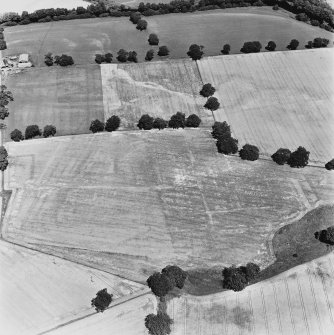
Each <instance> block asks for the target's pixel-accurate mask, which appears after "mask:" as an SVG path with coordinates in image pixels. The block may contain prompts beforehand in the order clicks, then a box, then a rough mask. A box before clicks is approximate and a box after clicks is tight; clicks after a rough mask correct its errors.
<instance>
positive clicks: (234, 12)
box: [5, 7, 334, 66]
mask: <svg viewBox="0 0 334 335" xmlns="http://www.w3.org/2000/svg"><path fill="white" fill-rule="evenodd" d="M145 19H146V20H147V22H148V28H147V31H143V32H140V31H138V30H137V29H136V28H135V25H133V24H132V23H131V22H130V21H129V19H128V18H124V17H123V18H111V17H109V18H103V19H85V20H73V21H62V22H50V23H40V24H31V25H28V26H15V27H10V28H6V32H5V35H6V41H7V46H8V50H6V52H5V55H13V54H19V53H22V52H25V53H29V54H30V55H31V58H32V61H33V63H34V64H35V65H36V66H45V64H44V55H45V54H46V53H47V52H52V53H54V54H62V53H65V54H69V55H71V56H73V59H74V62H75V64H88V63H93V62H94V58H95V57H94V56H95V54H96V53H106V52H112V53H113V54H114V56H116V53H117V51H118V50H119V49H121V48H123V49H126V50H135V51H136V52H137V53H138V60H139V61H144V58H145V54H146V52H147V50H149V49H152V47H151V46H150V45H149V44H148V42H147V39H148V35H149V34H150V33H156V34H158V36H159V38H160V45H167V46H168V48H169V49H170V57H171V58H184V57H187V55H186V52H187V51H188V48H189V46H190V45H191V44H193V43H197V44H199V45H203V46H205V54H206V55H207V56H210V55H219V54H220V50H221V49H222V47H223V45H224V44H225V43H228V44H230V45H231V52H232V53H239V52H240V49H241V47H242V45H243V43H244V42H246V41H253V40H259V41H260V42H261V43H262V45H263V51H265V49H264V47H265V45H266V44H267V43H268V41H270V40H273V41H275V42H276V44H277V50H286V46H287V45H288V43H289V42H290V40H291V39H293V38H296V39H298V40H299V42H300V48H304V45H305V44H306V42H307V41H309V40H313V39H314V38H315V37H325V38H328V39H330V40H331V41H332V40H333V37H334V34H332V33H330V32H327V31H325V30H323V29H320V28H318V27H313V26H310V25H308V24H305V23H302V22H299V21H296V20H294V19H291V18H290V17H288V16H287V15H286V14H282V12H281V11H279V12H275V11H273V10H272V9H271V8H269V7H266V8H237V9H235V8H232V9H226V10H214V11H207V12H196V13H186V14H169V15H159V16H153V17H146V18H145ZM153 49H155V50H157V47H153ZM157 58H159V57H158V56H156V59H157Z"/></svg>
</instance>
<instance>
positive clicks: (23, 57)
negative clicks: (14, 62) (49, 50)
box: [19, 54, 29, 63]
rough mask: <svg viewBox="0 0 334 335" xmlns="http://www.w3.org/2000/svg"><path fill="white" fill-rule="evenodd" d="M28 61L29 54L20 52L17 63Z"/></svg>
mask: <svg viewBox="0 0 334 335" xmlns="http://www.w3.org/2000/svg"><path fill="white" fill-rule="evenodd" d="M28 62H29V55H28V54H21V55H20V57H19V63H28Z"/></svg>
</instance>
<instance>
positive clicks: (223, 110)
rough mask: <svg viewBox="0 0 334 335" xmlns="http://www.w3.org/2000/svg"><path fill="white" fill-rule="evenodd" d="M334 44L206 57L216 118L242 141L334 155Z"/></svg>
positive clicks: (266, 148) (203, 63) (205, 76)
mask: <svg viewBox="0 0 334 335" xmlns="http://www.w3.org/2000/svg"><path fill="white" fill-rule="evenodd" d="M333 59H334V49H318V50H303V51H294V52H277V53H271V54H263V53H260V54H251V55H235V56H220V57H209V58H204V59H202V60H200V61H199V62H198V66H199V71H200V73H201V77H202V80H203V82H205V83H207V82H208V83H211V84H212V85H213V86H215V88H216V89H217V92H216V93H215V96H216V97H217V98H218V100H219V102H220V104H221V105H220V108H219V109H218V110H217V111H215V112H214V117H215V119H216V120H217V121H227V122H228V123H229V124H230V125H231V129H232V132H233V136H235V137H236V138H237V139H238V140H239V143H241V144H245V143H246V142H247V143H250V144H254V145H257V146H258V147H259V148H260V152H261V153H262V154H266V155H268V156H270V155H272V154H273V153H274V152H275V151H276V150H277V149H279V148H289V149H290V150H295V149H296V148H297V147H298V146H303V147H305V148H306V149H307V150H308V151H310V160H311V161H313V162H318V163H320V164H321V165H323V164H324V163H326V162H328V161H329V160H331V159H332V158H333V157H334V138H333V134H334V114H333V106H334V91H333V87H334V86H333V84H334V63H333Z"/></svg>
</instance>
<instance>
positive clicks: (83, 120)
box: [6, 65, 104, 139]
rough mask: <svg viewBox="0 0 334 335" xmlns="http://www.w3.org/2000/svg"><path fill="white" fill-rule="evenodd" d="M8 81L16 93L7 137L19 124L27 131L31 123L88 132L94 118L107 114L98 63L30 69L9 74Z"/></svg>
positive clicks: (59, 131) (62, 131)
mask: <svg viewBox="0 0 334 335" xmlns="http://www.w3.org/2000/svg"><path fill="white" fill-rule="evenodd" d="M6 85H7V87H8V88H9V89H10V90H11V91H12V92H13V94H14V97H15V100H14V101H13V102H11V104H10V107H9V110H10V115H9V117H8V121H7V125H8V132H7V139H9V133H10V132H11V131H12V130H14V129H15V128H17V129H20V130H21V131H22V132H23V133H24V130H25V128H26V127H27V126H28V125H31V124H37V125H39V126H40V128H42V127H44V126H45V125H47V124H52V125H54V126H56V128H57V135H68V134H82V133H88V132H89V125H90V122H91V121H92V120H93V119H96V118H98V119H100V120H103V118H104V112H103V97H102V87H101V72H100V68H99V66H98V65H90V66H86V67H84V66H76V67H72V68H60V67H53V68H43V69H30V70H27V71H23V72H22V73H17V74H12V75H9V76H8V77H7V79H6Z"/></svg>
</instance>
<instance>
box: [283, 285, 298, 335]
mask: <svg viewBox="0 0 334 335" xmlns="http://www.w3.org/2000/svg"><path fill="white" fill-rule="evenodd" d="M284 284H285V289H286V295H287V298H288V306H289V314H290V320H291V324H292V329H293V333H294V334H295V335H296V326H295V322H294V320H293V317H292V308H291V300H290V291H289V286H288V282H287V280H286V278H284Z"/></svg>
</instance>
